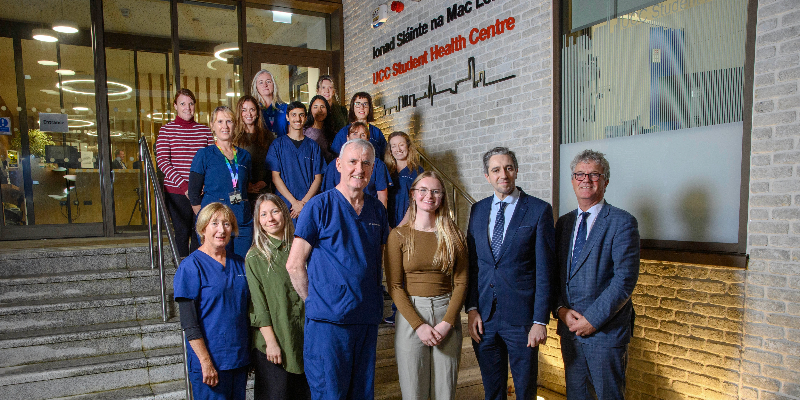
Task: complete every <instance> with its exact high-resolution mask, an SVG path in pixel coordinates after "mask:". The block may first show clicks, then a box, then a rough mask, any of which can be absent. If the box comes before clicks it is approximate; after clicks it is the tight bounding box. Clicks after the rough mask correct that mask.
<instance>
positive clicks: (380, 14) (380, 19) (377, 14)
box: [372, 4, 389, 28]
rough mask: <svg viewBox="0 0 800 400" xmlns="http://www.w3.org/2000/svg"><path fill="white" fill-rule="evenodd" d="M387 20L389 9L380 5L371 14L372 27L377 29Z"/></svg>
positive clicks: (384, 5)
mask: <svg viewBox="0 0 800 400" xmlns="http://www.w3.org/2000/svg"><path fill="white" fill-rule="evenodd" d="M388 19H389V7H388V6H387V5H386V4H381V5H380V6H378V8H376V9H375V11H373V12H372V27H373V28H378V27H380V26H381V25H383V24H384V23H385V22H386V21H387V20H388Z"/></svg>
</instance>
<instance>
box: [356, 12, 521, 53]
mask: <svg viewBox="0 0 800 400" xmlns="http://www.w3.org/2000/svg"><path fill="white" fill-rule="evenodd" d="M492 2H495V3H496V2H497V0H475V2H474V5H475V8H473V7H472V6H473V2H472V1H466V2H464V4H458V3H456V4H453V6H452V7H447V10H446V11H445V13H444V14H442V15H439V16H438V17H436V18H433V19H431V21H430V23H427V22H422V21H420V22H419V23H417V26H409V27H408V28H406V30H404V31H400V32H399V33H398V34H397V35H395V36H393V37H392V39H391V40H389V41H388V42H386V43H385V44H383V45H380V46H377V47H372V59H376V58H378V57H380V56H382V55H384V54H386V53H388V52H390V51H392V50H394V49H395V48H396V47H400V46H403V45H405V44H407V43H409V42H411V41H413V40H415V39H418V38H420V37H422V36H424V35H426V34H428V32H430V31H432V30H434V29H437V28H441V27H442V26H444V23H445V15H447V23H450V22H453V21H455V20H457V19H458V18H461V17H464V16H466V15H467V14H470V13H472V11H473V10H477V9H479V8H482V7H483V6H485V5H488V4H490V3H492ZM376 11H377V10H376ZM373 20H374V13H373ZM512 24H513V23H512ZM510 29H514V28H510ZM395 39H396V41H395Z"/></svg>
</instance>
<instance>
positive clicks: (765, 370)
mask: <svg viewBox="0 0 800 400" xmlns="http://www.w3.org/2000/svg"><path fill="white" fill-rule="evenodd" d="M756 37H757V38H756V63H755V77H754V78H755V80H754V92H755V93H754V99H753V133H752V148H751V151H752V154H751V158H750V161H751V169H750V224H749V227H748V252H749V253H750V257H751V259H750V265H749V270H748V274H747V280H746V293H747V297H746V299H745V322H744V337H743V345H744V352H743V356H742V358H743V360H742V391H741V397H742V398H745V399H800V143H798V138H800V125H799V124H798V118H797V114H798V112H800V95H798V93H797V89H798V88H797V85H798V81H799V80H800V1H796V0H795V1H788V0H778V1H776V0H761V1H759V5H758V25H757V32H756Z"/></svg>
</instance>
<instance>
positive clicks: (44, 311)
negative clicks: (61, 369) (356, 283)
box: [0, 289, 177, 335]
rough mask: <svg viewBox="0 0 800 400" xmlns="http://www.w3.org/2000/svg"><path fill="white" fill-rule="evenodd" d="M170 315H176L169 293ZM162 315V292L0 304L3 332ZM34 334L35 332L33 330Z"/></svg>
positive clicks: (0, 332)
mask: <svg viewBox="0 0 800 400" xmlns="http://www.w3.org/2000/svg"><path fill="white" fill-rule="evenodd" d="M167 300H168V301H167V312H168V316H169V317H172V316H175V315H177V311H175V307H174V304H173V301H172V293H167ZM156 318H161V294H160V289H159V292H152V291H150V292H142V293H141V294H137V295H135V296H133V295H131V294H122V295H108V296H96V297H82V298H76V299H58V300H56V301H53V300H49V301H29V302H26V303H25V304H21V303H8V304H0V334H3V333H11V332H22V331H34V330H41V329H50V328H59V327H68V326H81V325H84V326H85V325H96V324H104V323H112V322H125V321H136V320H148V319H156ZM32 335H35V333H33V334H32Z"/></svg>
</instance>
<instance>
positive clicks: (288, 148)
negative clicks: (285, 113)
mask: <svg viewBox="0 0 800 400" xmlns="http://www.w3.org/2000/svg"><path fill="white" fill-rule="evenodd" d="M267 169H268V170H270V171H277V172H280V174H281V179H282V180H283V183H285V184H286V187H287V188H288V189H289V193H291V194H292V196H294V198H295V199H297V200H300V199H302V198H303V197H305V196H306V193H308V189H310V188H311V183H313V182H314V176H316V175H322V174H323V173H324V172H325V158H323V157H322V150H321V149H320V148H319V145H318V144H317V142H315V141H313V140H311V139H309V138H303V143H302V144H301V145H300V148H298V147H297V146H295V145H294V142H293V141H292V139H290V138H289V136H287V135H283V136H281V137H279V138H277V139H275V141H274V142H272V145H271V146H269V151H268V152H267ZM275 194H277V195H278V197H280V198H281V200H283V202H284V203H286V207H289V209H291V208H292V204H291V203H289V201H288V200H286V198H285V197H283V195H282V194H280V192H278V190H277V189H276V190H275Z"/></svg>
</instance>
